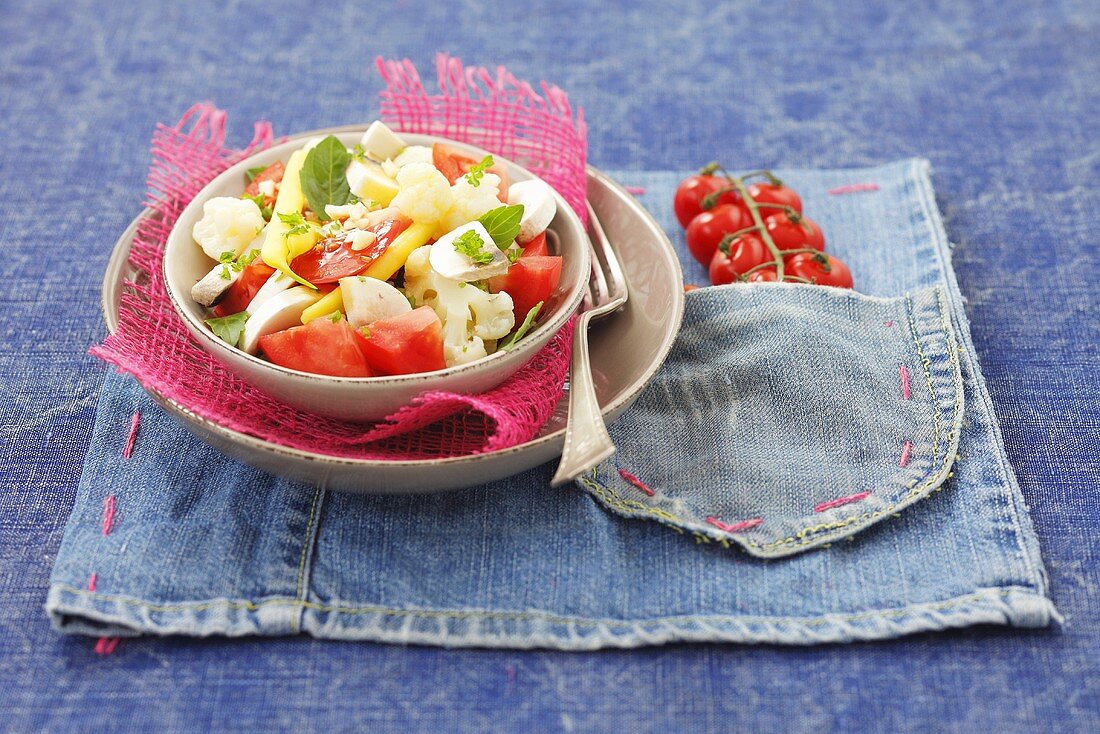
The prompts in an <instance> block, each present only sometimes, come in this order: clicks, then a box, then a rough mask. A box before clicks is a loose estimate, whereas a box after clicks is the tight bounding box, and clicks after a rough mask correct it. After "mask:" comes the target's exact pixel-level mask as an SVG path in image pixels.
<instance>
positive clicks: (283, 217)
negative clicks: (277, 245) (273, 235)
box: [279, 212, 309, 237]
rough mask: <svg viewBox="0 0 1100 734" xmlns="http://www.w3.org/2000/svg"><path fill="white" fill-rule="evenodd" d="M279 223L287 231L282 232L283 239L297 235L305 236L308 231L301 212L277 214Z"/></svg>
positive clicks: (307, 225) (307, 223) (307, 224)
mask: <svg viewBox="0 0 1100 734" xmlns="http://www.w3.org/2000/svg"><path fill="white" fill-rule="evenodd" d="M279 221H280V222H282V223H283V224H285V225H286V226H287V227H289V229H287V231H286V232H283V237H293V236H294V235H297V234H305V233H306V232H308V231H309V222H307V221H306V218H305V217H303V216H302V213H301V212H293V213H291V214H282V213H280V214H279Z"/></svg>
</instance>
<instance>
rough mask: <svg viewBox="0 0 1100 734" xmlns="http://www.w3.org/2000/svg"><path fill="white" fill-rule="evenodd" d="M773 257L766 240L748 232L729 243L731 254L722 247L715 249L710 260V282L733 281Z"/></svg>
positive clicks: (722, 283)
mask: <svg viewBox="0 0 1100 734" xmlns="http://www.w3.org/2000/svg"><path fill="white" fill-rule="evenodd" d="M771 259H772V256H771V253H770V252H769V251H768V246H767V245H765V244H764V241H763V240H762V239H760V237H758V236H757V235H755V234H753V233H752V232H748V233H746V234H743V235H741V236H740V237H737V238H736V239H734V240H733V241H731V242H730V243H729V254H726V253H725V252H723V251H722V248H720V247H719V248H718V249H717V250H715V251H714V256H713V257H712V258H711V260H710V268H709V270H710V282H711V284H712V285H726V284H727V283H732V282H733V281H735V280H737V279H738V278H739V277H740V276H741V275H743V274H744V273H745V272H746V271H749V270H752V269H753V268H755V267H756V266H757V265H763V264H764V263H766V262H768V261H769V260H771Z"/></svg>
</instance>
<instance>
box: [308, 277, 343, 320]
mask: <svg viewBox="0 0 1100 734" xmlns="http://www.w3.org/2000/svg"><path fill="white" fill-rule="evenodd" d="M343 310H344V296H343V295H341V293H340V286H336V288H335V290H333V291H330V292H329V293H328V294H327V295H324V296H322V297H321V300H319V301H317V303H315V304H313V305H312V306H309V307H307V308H306V310H305V311H302V323H303V324H308V323H309V322H310V321H313V320H314V319H319V318H321V317H322V316H328V315H329V314H331V313H332V312H333V311H343Z"/></svg>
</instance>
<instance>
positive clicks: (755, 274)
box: [745, 265, 779, 283]
mask: <svg viewBox="0 0 1100 734" xmlns="http://www.w3.org/2000/svg"><path fill="white" fill-rule="evenodd" d="M745 280H747V281H749V282H750V283H775V282H776V281H778V280H779V274H778V273H777V272H775V266H774V265H769V266H768V267H766V268H760V269H759V270H754V271H752V272H751V273H749V274H748V276H746V278H745Z"/></svg>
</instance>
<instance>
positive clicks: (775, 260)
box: [730, 171, 785, 281]
mask: <svg viewBox="0 0 1100 734" xmlns="http://www.w3.org/2000/svg"><path fill="white" fill-rule="evenodd" d="M758 174H766V175H767V176H768V177H769V178H771V179H775V177H774V176H772V175H771V172H770V171H753V172H752V173H750V174H747V175H750V176H754V175H758ZM775 180H778V179H775ZM730 184H731V185H732V186H733V187H734V188H735V189H736V190H737V192H738V193H739V194H741V200H742V201H743V202H744V203H745V206H746V207H748V210H749V214H751V215H752V221H753V222H755V223H756V230H757V231H758V232H759V233H760V239H762V240H763V241H764V245H765V246H767V248H768V251H769V252H770V253H771V254H772V261H771V262H770V263H763V264H764V265H775V274H776V277H777V279H778V280H780V281H782V280H783V278H784V277H785V276H784V271H783V252H782V251H781V250H780V249H779V248H778V247H776V245H775V240H773V239H772V236H771V234H769V233H768V228H767V227H765V226H764V218H763V217H762V216H761V215H760V207H761V206H763V202H762V203H761V204H757V203H756V200H755V199H753V198H752V197H751V196H749V190H748V187H746V186H745V182H744V180H742V179H740V178H737V177H735V176H731V177H730Z"/></svg>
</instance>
